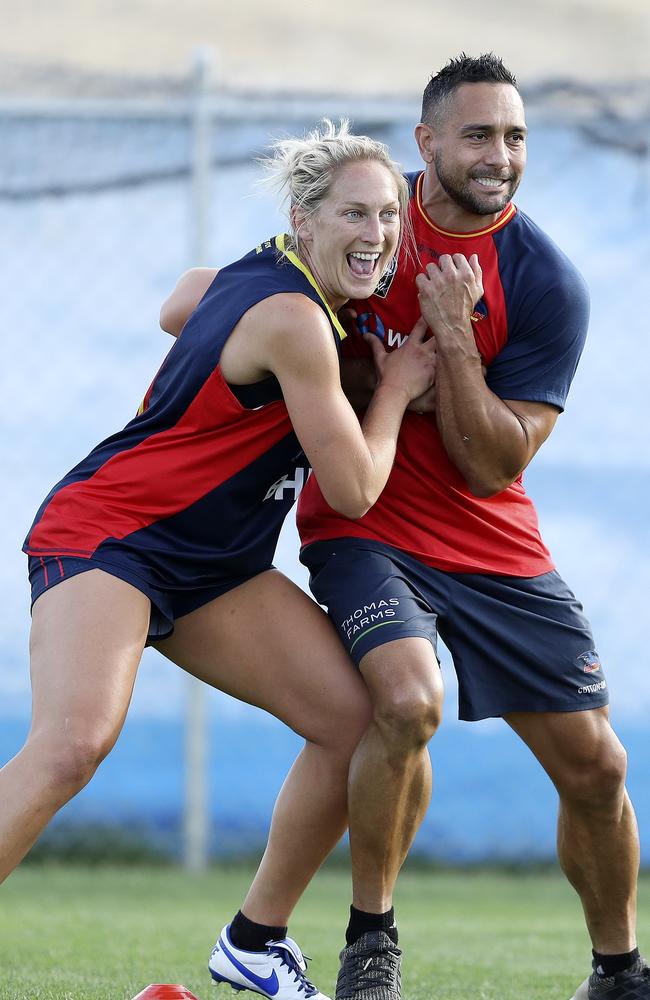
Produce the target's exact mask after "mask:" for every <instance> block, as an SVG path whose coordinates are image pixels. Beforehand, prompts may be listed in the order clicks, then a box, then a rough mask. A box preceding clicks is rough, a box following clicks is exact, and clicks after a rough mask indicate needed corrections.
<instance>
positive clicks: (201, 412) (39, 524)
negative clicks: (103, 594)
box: [23, 236, 345, 589]
mask: <svg viewBox="0 0 650 1000" xmlns="http://www.w3.org/2000/svg"><path fill="white" fill-rule="evenodd" d="M283 292H299V293H301V294H303V295H306V296H308V297H309V298H310V299H312V300H313V301H314V302H316V303H317V304H318V305H319V306H320V307H321V308H322V309H323V310H324V311H325V312H326V314H327V315H328V318H329V320H330V323H331V326H332V332H333V335H334V340H335V342H336V344H337V349H338V350H340V346H339V345H340V340H341V339H342V338H343V337H345V333H344V332H343V330H342V328H341V327H340V324H339V323H338V320H337V319H336V317H335V316H334V314H333V313H332V312H331V310H330V309H329V306H328V305H327V303H326V302H325V300H324V298H323V296H322V294H321V292H320V290H319V289H318V286H317V285H316V282H315V280H314V278H313V276H312V275H311V273H310V272H309V270H308V269H307V268H306V267H305V266H304V265H303V264H302V263H301V262H300V261H299V259H298V258H297V257H296V256H295V254H294V253H293V252H292V251H291V250H290V249H289V247H288V244H286V245H285V237H282V236H279V237H276V238H275V239H274V240H269V241H267V242H266V243H264V244H262V245H261V246H258V247H257V249H256V250H253V251H251V252H250V253H249V254H247V255H246V256H245V257H243V258H242V259H241V260H239V261H237V262H235V263H234V264H231V265H229V266H228V267H224V268H223V269H222V270H220V271H219V272H218V274H217V276H216V278H215V279H214V281H213V282H212V284H211V286H210V288H209V289H208V291H207V292H206V294H205V296H204V297H203V299H202V301H201V302H200V304H199V306H198V307H197V309H196V310H195V311H194V312H193V313H192V315H191V317H190V319H189V320H188V322H187V324H186V325H185V327H184V329H183V331H182V333H181V335H180V337H179V338H178V339H177V340H176V341H175V343H174V345H173V347H172V349H171V350H170V352H169V354H168V355H167V357H166V359H165V361H164V362H163V364H162V367H161V368H160V370H159V372H158V374H157V375H156V377H155V379H154V381H153V383H152V384H151V386H150V387H149V390H148V391H147V394H146V396H145V398H144V401H143V404H142V406H141V407H140V410H139V411H138V414H137V416H136V417H135V418H134V419H133V420H131V421H130V422H129V423H128V424H127V425H126V427H125V428H124V429H123V430H121V431H119V432H118V433H117V434H114V435H113V436H112V437H110V438H107V440H105V441H103V442H102V443H101V444H99V445H97V447H96V448H94V449H93V451H92V452H91V453H90V454H89V455H88V456H87V457H86V458H85V459H84V460H83V461H82V462H80V463H79V465H77V466H76V467H75V468H74V469H72V471H71V472H69V473H68V474H67V475H66V476H65V477H64V478H63V479H62V480H61V482H60V483H58V484H57V485H56V486H55V487H54V489H53V490H52V491H51V492H50V494H49V495H48V497H47V498H46V499H45V501H44V503H43V504H42V505H41V507H40V509H39V511H38V513H37V516H36V519H35V521H34V524H33V525H32V527H31V529H30V531H29V534H28V536H27V539H26V541H25V544H24V546H23V548H24V551H25V552H27V553H28V554H29V555H34V556H40V557H42V558H45V557H47V556H55V555H57V556H74V557H76V558H90V557H91V556H92V557H94V558H97V559H100V560H101V561H102V563H104V564H111V563H113V564H119V565H123V564H124V563H125V561H126V562H128V565H129V567H130V569H131V571H132V572H134V573H136V574H137V575H139V576H140V577H144V578H146V579H147V580H148V581H149V582H151V583H152V584H153V585H154V586H156V587H159V588H165V587H166V586H169V587H171V586H173V587H176V588H178V587H180V588H184V587H187V588H188V589H191V588H194V587H196V586H205V585H209V584H210V583H211V582H213V581H215V580H220V579H222V578H224V577H227V576H228V575H232V574H234V575H242V574H247V573H255V572H258V571H259V570H260V568H266V567H267V566H268V565H269V564H270V562H271V560H272V558H273V552H274V550H275V546H276V542H277V537H278V534H279V531H280V528H281V525H282V522H283V520H284V518H285V516H286V514H287V513H288V511H289V510H290V508H291V506H292V504H293V503H294V501H295V499H296V497H297V495H298V493H299V492H300V487H301V486H302V484H303V482H304V479H305V478H306V474H307V464H306V459H305V457H304V455H303V452H302V450H301V447H300V445H299V443H298V440H297V438H296V436H295V434H294V432H293V430H292V427H291V423H290V420H289V415H288V413H287V409H286V406H285V404H284V401H283V398H282V392H281V389H280V385H279V383H278V381H277V379H275V378H274V377H270V378H267V379H265V380H264V381H262V382H258V383H255V384H253V385H241V386H235V385H228V384H227V383H226V381H225V379H224V377H223V375H222V372H221V368H220V356H221V351H222V349H223V346H224V344H225V342H226V340H227V338H228V336H229V335H230V333H231V332H232V330H233V329H234V327H235V326H236V324H237V323H238V321H239V320H240V319H241V317H242V316H243V315H244V313H245V312H246V311H247V310H248V309H250V308H251V307H252V306H254V305H255V304H256V303H258V302H260V301H262V300H263V299H266V298H268V297H269V296H271V295H276V294H278V293H283Z"/></svg>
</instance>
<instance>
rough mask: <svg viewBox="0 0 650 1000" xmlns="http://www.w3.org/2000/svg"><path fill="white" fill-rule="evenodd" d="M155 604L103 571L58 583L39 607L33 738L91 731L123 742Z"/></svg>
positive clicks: (34, 632)
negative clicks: (134, 686) (152, 604)
mask: <svg viewBox="0 0 650 1000" xmlns="http://www.w3.org/2000/svg"><path fill="white" fill-rule="evenodd" d="M150 608H151V604H150V601H149V599H148V598H147V597H145V595H144V594H142V593H141V592H140V591H139V590H136V588H135V587H132V586H131V585H130V584H128V583H125V582H124V581H123V580H119V579H117V578H116V577H114V576H111V575H110V574H108V573H104V572H103V571H102V570H90V571H89V572H87V573H81V574H79V575H78V576H74V577H71V578H70V579H69V580H64V581H62V582H61V583H59V584H57V585H56V586H55V587H53V588H52V589H51V590H48V591H46V592H45V593H44V594H42V595H41V596H40V597H39V598H38V600H37V601H36V603H35V604H34V609H33V615H32V629H31V635H30V657H31V680H32V708H33V712H32V729H31V735H32V737H34V736H37V735H42V734H43V733H45V732H50V733H51V734H52V735H54V736H56V735H57V733H58V734H60V735H61V736H62V737H64V738H65V735H66V734H69V735H70V736H73V735H77V736H78V735H79V733H81V732H83V733H86V732H88V731H90V732H92V733H95V734H96V736H97V739H102V738H103V739H105V740H106V741H109V742H110V740H111V739H113V740H114V739H115V738H116V737H117V735H118V733H119V731H120V729H121V727H122V724H123V721H124V717H125V715H126V711H127V708H128V705H129V701H130V699H131V693H132V690H133V684H134V682H135V676H136V673H137V669H138V664H139V662H140V657H141V655H142V650H143V648H144V644H145V642H146V638H147V629H148V626H149V614H150Z"/></svg>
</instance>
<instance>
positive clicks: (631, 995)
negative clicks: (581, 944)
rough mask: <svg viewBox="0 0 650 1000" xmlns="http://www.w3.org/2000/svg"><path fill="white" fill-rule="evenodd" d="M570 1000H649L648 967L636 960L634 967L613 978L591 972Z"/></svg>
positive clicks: (649, 978)
mask: <svg viewBox="0 0 650 1000" xmlns="http://www.w3.org/2000/svg"><path fill="white" fill-rule="evenodd" d="M571 1000H650V966H649V965H648V964H647V963H646V962H645V961H644V960H643V959H642V958H637V960H636V962H635V963H634V965H631V966H630V967H629V969H623V971H622V972H617V973H616V975H615V976H599V975H598V973H597V972H592V973H591V975H590V976H589V979H585V981H584V983H583V984H582V986H579V987H578V989H577V991H576V993H575V994H574V996H573V997H572V998H571Z"/></svg>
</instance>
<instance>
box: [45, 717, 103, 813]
mask: <svg viewBox="0 0 650 1000" xmlns="http://www.w3.org/2000/svg"><path fill="white" fill-rule="evenodd" d="M114 743H115V736H114V735H113V734H111V735H105V734H103V733H102V732H101V731H100V730H97V731H95V732H93V731H90V730H88V731H77V732H73V731H70V732H64V733H53V732H44V733H40V734H35V735H34V736H31V737H30V738H29V739H28V741H27V749H29V750H31V752H32V753H35V754H36V755H37V759H38V766H39V770H40V773H41V775H42V777H43V779H44V780H45V781H46V782H47V785H48V787H49V788H51V789H52V790H53V791H54V792H55V793H56V792H57V791H58V792H59V793H60V796H58V797H60V798H61V799H62V801H67V800H68V799H69V798H71V797H72V796H73V795H76V794H77V792H79V791H81V789H82V788H83V787H84V786H85V785H87V784H88V782H89V781H90V779H91V778H92V777H93V775H94V774H95V771H96V770H97V768H98V767H99V765H100V764H101V762H102V761H103V760H104V758H105V757H106V756H107V755H108V753H110V751H111V749H112V747H113V745H114Z"/></svg>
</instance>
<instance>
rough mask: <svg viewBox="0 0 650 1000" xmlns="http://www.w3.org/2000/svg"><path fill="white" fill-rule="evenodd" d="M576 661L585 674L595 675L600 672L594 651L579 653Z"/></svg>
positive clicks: (598, 658) (596, 654)
mask: <svg viewBox="0 0 650 1000" xmlns="http://www.w3.org/2000/svg"><path fill="white" fill-rule="evenodd" d="M576 659H577V660H578V664H579V666H580V667H581V669H582V670H583V671H584V672H585V673H586V674H595V673H596V672H597V671H598V670H600V657H599V656H598V653H597V652H596V650H595V649H588V650H587V652H586V653H580V655H579V656H578V657H576Z"/></svg>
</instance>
